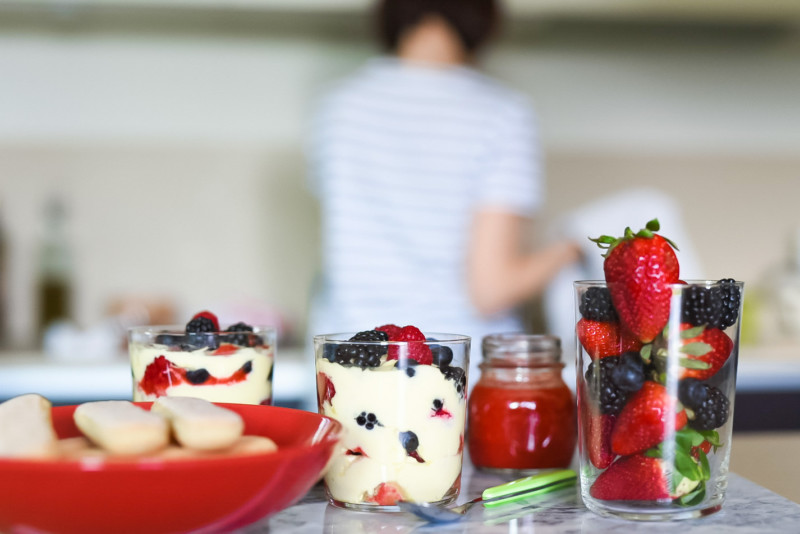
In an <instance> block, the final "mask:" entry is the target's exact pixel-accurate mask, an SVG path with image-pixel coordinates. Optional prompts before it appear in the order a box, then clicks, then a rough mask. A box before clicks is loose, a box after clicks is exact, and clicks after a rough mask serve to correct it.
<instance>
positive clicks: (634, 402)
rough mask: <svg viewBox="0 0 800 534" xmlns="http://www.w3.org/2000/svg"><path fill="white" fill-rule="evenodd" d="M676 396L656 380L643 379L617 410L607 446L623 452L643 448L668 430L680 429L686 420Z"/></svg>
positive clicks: (633, 452)
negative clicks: (620, 408)
mask: <svg viewBox="0 0 800 534" xmlns="http://www.w3.org/2000/svg"><path fill="white" fill-rule="evenodd" d="M679 407H680V406H679V403H678V399H676V398H674V397H672V396H671V395H670V394H669V393H668V392H667V388H665V387H664V386H662V385H661V384H659V383H657V382H652V381H649V380H648V381H647V382H645V383H644V385H643V386H642V389H640V390H639V391H637V392H636V393H635V394H634V395H633V397H631V398H630V399H629V400H628V403H627V404H626V405H625V407H624V408H623V409H622V412H620V414H619V417H618V418H617V422H616V424H615V425H614V430H613V431H612V433H611V450H612V452H614V453H615V454H619V455H622V456H627V455H629V454H635V453H637V452H643V451H646V450H647V449H649V448H650V447H654V446H655V445H657V444H659V443H661V442H662V441H664V439H665V438H666V437H667V434H668V433H669V432H674V431H676V430H680V429H681V428H683V427H684V426H686V423H687V421H688V418H687V415H686V411H685V410H683V409H681V410H680V411H678V408H679Z"/></svg>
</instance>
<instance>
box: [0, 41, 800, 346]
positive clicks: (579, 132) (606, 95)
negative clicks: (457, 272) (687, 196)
mask: <svg viewBox="0 0 800 534" xmlns="http://www.w3.org/2000/svg"><path fill="white" fill-rule="evenodd" d="M798 51H800V47H799V46H798V40H797V39H796V38H794V39H777V40H774V39H773V40H770V39H765V40H757V41H756V42H755V43H754V42H752V41H750V40H748V39H744V40H743V41H740V40H737V39H736V38H735V37H734V38H732V39H731V40H730V41H728V40H721V39H718V38H715V39H711V40H705V39H703V38H699V39H698V38H692V39H688V40H672V39H664V38H662V39H655V40H652V41H650V40H647V39H645V42H644V44H643V45H642V46H636V41H630V40H627V41H626V40H625V39H622V40H620V41H612V42H610V43H609V42H606V41H604V42H602V43H600V44H598V43H593V42H592V41H591V40H589V41H588V42H580V41H578V42H572V43H571V42H566V43H565V42H556V43H543V44H542V45H537V43H536V41H535V40H533V41H532V42H529V43H524V42H517V43H509V44H505V45H504V46H502V47H500V48H498V49H496V50H494V51H493V52H492V53H491V55H490V56H489V57H487V58H486V66H487V69H488V71H489V72H491V73H493V74H495V75H497V76H498V77H500V78H502V79H504V80H506V81H507V82H508V83H509V84H511V85H514V86H516V87H518V88H519V89H520V90H522V91H525V92H527V93H528V94H530V95H531V97H532V98H533V99H534V101H535V103H536V105H537V109H538V111H539V117H540V121H541V128H542V139H543V143H544V145H545V149H546V151H547V154H548V155H549V158H548V162H549V164H550V168H549V170H550V171H551V174H550V179H551V180H552V181H554V180H558V182H557V183H556V182H553V183H551V187H550V189H551V191H552V193H553V195H555V196H554V197H553V198H552V199H551V206H555V207H563V208H564V209H568V208H570V207H572V206H574V204H575V203H576V202H577V199H579V198H585V196H586V195H582V194H575V189H574V188H581V187H582V184H584V185H585V186H586V191H587V192H588V191H589V190H592V191H598V190H599V191H602V190H603V189H602V187H598V183H597V180H599V178H598V176H600V175H602V173H600V174H598V175H594V173H593V171H594V170H596V169H597V168H598V167H597V166H598V165H600V166H602V165H603V164H604V163H603V162H605V163H606V164H608V167H607V169H609V170H610V171H611V172H613V173H614V174H613V176H612V175H609V174H608V173H606V175H605V176H606V178H604V179H605V180H607V183H608V184H609V187H611V188H619V187H624V186H625V185H627V184H633V183H636V181H637V177H638V176H640V175H641V173H643V172H646V169H647V168H648V167H647V165H648V163H647V162H648V159H647V158H648V157H650V156H653V157H655V159H654V160H653V162H654V164H658V163H657V162H658V161H661V162H662V163H661V164H662V165H664V166H666V165H667V163H669V164H675V163H680V162H681V161H683V159H684V158H688V157H700V158H701V159H702V160H703V162H704V163H703V164H702V165H699V166H695V167H692V166H688V167H687V166H685V165H684V166H680V165H676V166H674V168H675V169H676V171H679V170H680V169H683V171H682V172H688V173H695V174H692V175H691V176H683V177H682V180H679V182H680V183H681V184H682V187H684V188H685V187H686V186H687V184H691V183H692V180H695V179H697V180H706V181H705V184H704V186H703V188H702V190H703V191H704V192H705V193H704V194H706V193H707V192H708V191H713V190H714V189H715V188H725V187H726V184H727V182H726V175H725V172H724V169H725V165H726V164H728V161H729V159H730V157H731V156H733V155H735V156H736V157H738V158H743V157H744V158H746V159H747V160H748V161H750V165H751V168H752V169H754V171H753V172H750V173H746V174H745V175H741V174H740V175H739V176H740V177H743V179H744V180H746V181H747V182H748V184H750V187H748V188H746V191H747V192H748V195H749V196H748V197H747V198H745V197H741V196H737V195H736V194H733V193H731V194H729V195H727V196H726V201H725V203H715V202H713V200H709V202H707V203H703V204H704V209H707V210H708V214H707V215H706V214H702V215H701V214H696V213H695V214H693V215H692V217H691V221H690V222H691V223H692V225H694V228H697V229H698V230H699V231H700V232H701V234H702V233H703V231H705V228H706V226H705V225H707V224H709V221H711V222H712V223H713V222H714V221H719V220H720V219H719V216H720V214H724V215H725V216H733V217H737V218H740V215H741V214H742V213H747V214H748V217H749V218H748V224H750V225H752V226H753V227H755V226H758V225H759V221H760V220H767V219H768V220H769V221H770V222H771V224H773V225H778V226H780V228H777V229H776V228H772V229H773V230H774V231H776V232H782V231H783V230H784V227H785V228H786V229H788V228H789V227H791V226H792V225H796V224H800V220H798V216H797V215H796V214H795V211H794V210H785V211H783V210H782V211H781V212H779V213H776V212H775V211H774V210H772V209H771V206H772V203H771V202H770V200H769V199H770V197H769V195H770V194H771V195H776V196H775V197H774V198H776V199H780V200H781V203H780V205H781V206H786V204H787V201H786V199H787V198H798V197H800V175H798V173H800V164H799V163H798V159H797V157H796V156H797V154H798V151H797V149H798V148H799V147H800V105H797V102H796V101H797V97H796V95H797V94H800V62H797V61H796V57H797V53H798ZM372 52H373V50H372V47H371V45H369V44H368V43H365V42H362V41H359V40H357V39H347V38H329V37H325V38H308V37H292V36H283V37H277V36H269V35H267V36H265V37H263V38H234V37H231V36H230V35H227V36H219V35H209V36H205V37H204V36H198V35H187V36H183V37H180V38H178V37H173V38H168V37H164V36H158V35H157V36H152V35H150V36H147V37H145V36H144V35H137V34H131V33H125V34H122V33H120V34H117V33H114V32H73V33H58V32H28V33H24V32H12V31H5V32H3V33H0V73H2V83H0V210H1V211H0V217H2V224H3V227H4V229H5V231H6V233H7V234H8V236H9V238H10V239H11V242H12V247H13V257H12V266H11V267H12V269H11V277H12V284H13V287H12V295H11V298H12V302H11V304H12V309H13V311H14V313H13V314H12V318H13V321H14V323H13V328H14V333H15V336H16V338H17V340H18V341H20V342H21V341H25V340H27V339H29V337H30V333H31V329H32V326H33V318H32V317H33V311H32V305H31V301H30V297H31V294H32V291H33V281H34V274H33V268H34V266H35V256H34V252H35V246H36V239H37V235H38V232H39V225H40V214H41V207H42V203H43V201H44V199H45V198H46V196H47V195H48V193H49V192H50V191H52V190H60V191H63V194H64V195H65V196H66V198H67V199H68V201H69V204H70V206H71V214H72V215H71V217H72V226H71V228H70V230H71V234H72V237H73V241H74V246H75V252H76V255H77V259H78V267H79V270H78V273H77V276H78V280H77V284H78V288H79V289H80V294H79V299H78V302H77V316H78V319H79V320H80V321H81V322H82V323H83V324H88V323H91V322H93V321H96V320H97V319H98V318H99V317H101V316H102V314H103V313H104V310H105V308H106V305H107V301H108V299H109V297H110V296H113V295H117V294H121V293H128V292H146V293H166V294H168V295H169V296H171V297H173V298H174V299H175V300H176V302H177V303H178V304H179V306H180V311H181V312H182V313H189V312H190V311H191V310H194V309H197V308H198V307H204V306H210V305H214V304H217V303H220V302H222V301H227V300H231V298H232V296H234V297H236V298H245V297H246V298H251V299H256V300H259V301H264V302H269V303H271V304H273V305H274V306H277V307H279V308H281V309H283V310H285V312H286V314H287V315H288V316H289V317H291V318H293V319H294V320H296V321H297V322H298V324H299V326H300V327H302V325H303V321H304V314H305V310H306V305H307V299H308V294H309V285H310V280H311V278H312V276H313V272H314V269H315V267H316V262H317V252H316V251H317V246H318V234H317V231H316V225H317V213H316V211H315V207H314V202H313V199H312V197H311V196H310V195H309V194H308V193H307V192H306V191H304V189H303V175H304V166H303V159H302V147H303V134H304V131H305V125H306V121H307V119H308V116H309V111H310V106H311V103H312V101H313V98H314V95H315V94H316V93H317V92H318V91H320V90H321V89H322V88H324V87H325V85H326V84H327V83H328V82H329V81H330V80H333V79H335V78H337V77H339V76H341V75H343V74H345V73H347V72H349V71H350V70H351V69H353V68H355V67H357V65H359V64H360V63H361V62H362V61H363V60H364V59H365V58H367V57H369V55H370V54H371V53H372ZM587 155H591V156H592V157H594V158H595V159H593V160H592V159H590V160H588V161H593V163H591V164H589V165H585V164H581V162H584V163H585V162H586V161H587V160H586V159H580V158H585V157H586V156H587ZM629 157H630V158H632V160H631V161H630V162H628V159H627V158H629ZM574 158H578V159H577V160H575V159H574ZM748 158H749V159H748ZM761 158H766V161H770V162H773V161H779V162H782V163H780V165H779V166H778V167H771V168H773V170H774V169H775V168H779V169H780V170H779V171H776V172H778V173H779V179H778V180H779V181H778V182H775V181H772V182H769V181H768V180H767V181H766V182H765V183H769V184H772V187H773V188H777V189H774V190H773V191H767V192H764V195H763V196H761V197H758V196H755V197H754V195H753V187H752V181H753V180H757V179H758V177H757V176H756V175H757V172H756V171H755V170H756V169H758V165H757V163H753V162H757V161H759V160H760V159H761ZM576 161H577V163H575V162H576ZM665 162H666V163H665ZM628 163H631V164H630V165H629V164H628ZM593 166H594V167H593ZM767 167H768V168H769V166H767ZM662 171H663V168H662ZM764 178H765V179H767V178H769V177H768V176H765V177H764ZM793 178H794V179H793ZM644 181H646V182H647V181H649V182H651V183H652V182H654V181H655V182H657V183H658V184H660V185H661V186H662V187H664V188H666V189H669V188H670V184H669V183H666V184H664V183H662V182H663V181H667V182H668V181H669V176H668V175H667V176H665V175H664V172H657V173H654V174H653V176H649V177H644ZM756 190H757V188H756ZM698 204H700V202H699V201H694V200H691V201H687V206H691V207H692V208H694V207H696V206H697V205H698ZM732 213H733V215H732ZM550 215H554V214H552V213H549V214H548V216H550ZM762 216H765V217H762ZM764 230H765V231H766V230H767V229H766V228H764ZM751 233H753V234H757V232H751ZM703 235H705V234H703ZM781 247H782V241H781V242H779V241H778V240H773V241H769V242H768V243H767V247H766V248H764V249H762V250H761V251H760V253H759V254H751V253H749V252H748V253H743V252H742V251H740V250H737V252H736V255H735V257H736V258H737V262H741V263H740V264H739V265H738V266H737V272H740V273H741V276H746V277H756V276H758V275H759V274H760V273H761V271H762V270H763V269H764V267H765V266H766V265H768V264H769V263H770V262H772V261H774V260H775V259H776V258H777V257H778V256H779V255H780V253H781ZM731 249H732V247H727V249H726V248H725V247H724V246H722V245H719V246H715V247H712V248H709V249H707V251H708V252H707V254H708V259H709V260H710V262H711V263H712V264H713V263H714V258H717V257H719V256H718V255H719V254H723V255H724V254H725V252H724V251H725V250H728V251H730V250H731ZM726 257H727V256H726Z"/></svg>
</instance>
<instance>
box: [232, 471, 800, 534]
mask: <svg viewBox="0 0 800 534" xmlns="http://www.w3.org/2000/svg"><path fill="white" fill-rule="evenodd" d="M511 478H512V477H508V476H506V477H501V476H498V475H493V474H488V473H484V472H480V471H475V470H474V469H472V467H471V464H470V463H469V460H468V459H465V468H464V473H463V477H462V494H461V495H460V496H459V498H458V500H457V502H458V503H462V502H466V501H468V500H470V499H472V498H475V497H477V496H478V495H480V493H481V492H482V491H483V490H484V489H485V488H487V487H490V486H494V485H497V484H500V483H502V482H506V481H508V480H510V479H511ZM798 525H800V504H796V503H794V502H792V501H790V500H788V499H784V498H783V497H781V496H779V495H777V494H775V493H773V492H771V491H769V490H767V489H766V488H763V487H761V486H759V485H757V484H754V483H752V482H750V481H749V480H747V479H745V478H743V477H740V476H738V475H735V474H731V475H730V478H729V481H728V495H727V498H726V501H725V503H724V505H723V507H722V510H720V511H719V512H717V513H715V514H712V515H710V516H707V517H703V518H700V519H691V520H683V521H673V522H666V523H650V522H632V521H625V520H622V519H610V518H605V517H600V516H598V515H596V514H594V513H592V512H590V511H589V510H587V509H586V508H585V507H584V506H583V505H582V504H581V502H580V497H579V495H578V491H577V489H567V490H561V491H559V492H557V493H553V494H550V495H547V496H542V497H531V498H530V499H528V500H525V501H521V502H518V503H510V504H507V505H503V506H500V507H497V508H494V509H488V508H483V507H482V506H480V505H476V506H474V507H472V508H471V509H470V510H469V511H468V512H467V515H466V516H465V518H464V519H463V520H461V521H460V522H458V523H454V524H447V525H428V524H426V523H425V522H423V521H422V520H421V519H418V518H417V517H415V516H413V515H411V514H406V513H369V512H354V511H351V510H344V509H340V508H336V507H334V506H331V505H328V504H327V501H326V500H325V496H324V491H323V488H322V487H321V485H319V484H318V485H316V486H315V487H314V488H313V489H312V490H311V491H310V492H309V493H308V494H307V495H306V496H305V497H304V498H303V499H302V500H301V501H300V502H299V503H297V504H295V505H294V506H292V507H290V508H287V509H286V510H283V511H282V512H279V513H278V514H276V515H274V516H272V517H271V518H269V519H267V520H265V521H262V522H260V523H258V524H255V525H251V526H250V527H248V528H246V529H244V530H242V531H241V532H240V533H239V534H258V533H265V532H275V533H291V534H304V533H309V534H310V533H315V534H318V533H324V534H378V533H380V534H389V533H396V534H407V533H412V532H414V533H420V534H422V533H429V532H440V531H441V532H481V533H492V534H493V533H498V534H499V533H509V534H522V533H530V534H534V533H535V534H549V533H559V534H567V533H592V534H596V533H600V534H602V533H628V532H649V533H655V534H658V533H662V532H664V533H667V532H680V533H681V534H718V533H719V532H725V533H726V534H728V533H733V534H764V533H771V532H781V533H785V532H797V531H798Z"/></svg>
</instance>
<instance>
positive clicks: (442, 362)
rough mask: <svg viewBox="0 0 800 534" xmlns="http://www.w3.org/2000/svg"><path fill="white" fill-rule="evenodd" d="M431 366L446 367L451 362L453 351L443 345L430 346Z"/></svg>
mask: <svg viewBox="0 0 800 534" xmlns="http://www.w3.org/2000/svg"><path fill="white" fill-rule="evenodd" d="M430 347H431V353H432V354H433V365H435V366H437V367H447V366H448V365H450V363H452V361H453V349H451V348H450V347H447V346H444V345H431V346H430Z"/></svg>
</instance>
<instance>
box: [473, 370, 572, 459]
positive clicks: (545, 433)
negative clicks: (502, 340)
mask: <svg viewBox="0 0 800 534" xmlns="http://www.w3.org/2000/svg"><path fill="white" fill-rule="evenodd" d="M576 439H577V437H576V423H575V408H574V403H573V398H572V392H571V391H570V390H569V388H568V387H567V386H566V385H563V386H560V387H554V388H547V389H533V388H530V387H522V388H509V386H508V385H507V384H503V385H502V386H501V385H500V384H496V383H495V384H493V382H492V381H485V382H479V383H478V384H476V385H475V388H474V389H473V390H472V394H471V398H470V404H469V427H468V429H467V445H468V447H469V454H470V458H471V459H472V462H473V463H474V464H475V465H476V466H478V467H487V468H493V469H545V468H555V467H567V466H568V465H569V463H570V461H571V459H572V454H573V451H574V450H575V442H576Z"/></svg>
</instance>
